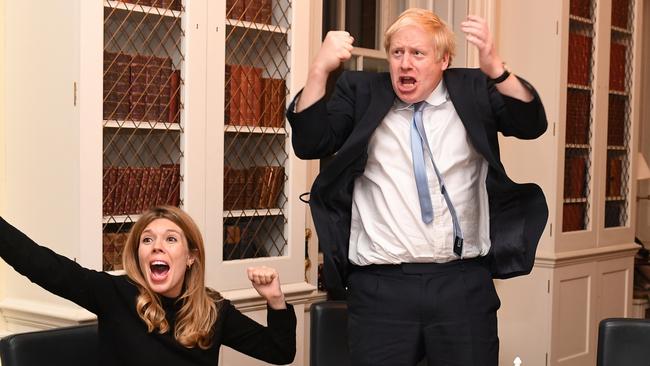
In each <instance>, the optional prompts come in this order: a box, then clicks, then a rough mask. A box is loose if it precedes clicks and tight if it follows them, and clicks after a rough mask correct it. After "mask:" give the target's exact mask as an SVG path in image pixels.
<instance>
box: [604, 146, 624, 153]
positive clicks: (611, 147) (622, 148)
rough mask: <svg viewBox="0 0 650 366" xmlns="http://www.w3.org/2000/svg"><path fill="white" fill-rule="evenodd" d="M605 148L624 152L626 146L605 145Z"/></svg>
mask: <svg viewBox="0 0 650 366" xmlns="http://www.w3.org/2000/svg"><path fill="white" fill-rule="evenodd" d="M607 150H614V151H620V152H625V151H627V147H626V146H615V145H607Z"/></svg>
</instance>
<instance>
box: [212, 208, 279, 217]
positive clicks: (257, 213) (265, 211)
mask: <svg viewBox="0 0 650 366" xmlns="http://www.w3.org/2000/svg"><path fill="white" fill-rule="evenodd" d="M263 216H284V213H283V212H282V209H279V208H252V209H248V210H232V211H224V212H223V218H224V219H228V218H233V217H263Z"/></svg>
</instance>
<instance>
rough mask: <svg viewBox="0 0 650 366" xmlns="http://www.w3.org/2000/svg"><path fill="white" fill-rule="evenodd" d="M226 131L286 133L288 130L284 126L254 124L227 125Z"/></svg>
mask: <svg viewBox="0 0 650 366" xmlns="http://www.w3.org/2000/svg"><path fill="white" fill-rule="evenodd" d="M225 132H228V133H260V134H274V135H284V134H286V133H287V130H286V129H285V128H283V127H254V126H235V125H226V129H225Z"/></svg>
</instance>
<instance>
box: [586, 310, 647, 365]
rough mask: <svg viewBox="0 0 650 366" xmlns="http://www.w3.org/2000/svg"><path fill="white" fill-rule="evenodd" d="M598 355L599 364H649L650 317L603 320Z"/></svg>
mask: <svg viewBox="0 0 650 366" xmlns="http://www.w3.org/2000/svg"><path fill="white" fill-rule="evenodd" d="M597 357H598V358H597V362H596V365H597V366H636V365H649V364H650V319H632V318H610V319H603V320H601V321H600V325H599V326H598V355H597Z"/></svg>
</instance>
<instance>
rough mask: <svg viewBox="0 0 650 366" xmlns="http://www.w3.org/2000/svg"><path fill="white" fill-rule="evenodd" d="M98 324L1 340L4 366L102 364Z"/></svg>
mask: <svg viewBox="0 0 650 366" xmlns="http://www.w3.org/2000/svg"><path fill="white" fill-rule="evenodd" d="M98 344H99V342H98V335H97V324H91V325H79V326H73V327H65V328H55V329H48V330H41V331H35V332H27V333H18V334H12V335H9V336H7V337H4V338H2V339H0V360H2V366H32V365H48V366H74V365H96V364H97V362H98V358H97V351H98Z"/></svg>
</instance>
